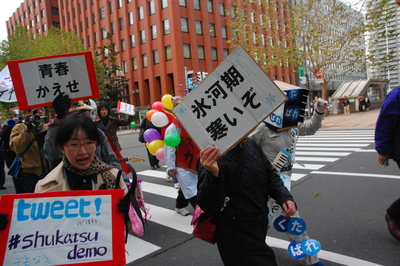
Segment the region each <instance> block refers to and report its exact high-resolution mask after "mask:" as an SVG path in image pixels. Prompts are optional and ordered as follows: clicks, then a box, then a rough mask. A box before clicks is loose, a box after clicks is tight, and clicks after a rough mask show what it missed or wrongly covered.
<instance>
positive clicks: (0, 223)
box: [0, 213, 8, 231]
mask: <svg viewBox="0 0 400 266" xmlns="http://www.w3.org/2000/svg"><path fill="white" fill-rule="evenodd" d="M7 217H8V215H7V214H6V213H0V231H3V230H4V229H6V228H7V224H8V219H7Z"/></svg>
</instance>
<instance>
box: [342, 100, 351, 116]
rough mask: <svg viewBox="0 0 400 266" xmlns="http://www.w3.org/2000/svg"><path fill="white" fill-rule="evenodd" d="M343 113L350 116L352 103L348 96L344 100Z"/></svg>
mask: <svg viewBox="0 0 400 266" xmlns="http://www.w3.org/2000/svg"><path fill="white" fill-rule="evenodd" d="M343 111H344V115H350V101H349V99H348V98H347V96H344V98H343Z"/></svg>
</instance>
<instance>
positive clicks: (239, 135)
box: [173, 46, 286, 154]
mask: <svg viewBox="0 0 400 266" xmlns="http://www.w3.org/2000/svg"><path fill="white" fill-rule="evenodd" d="M285 101H286V96H285V95H284V94H283V92H282V91H281V90H280V89H279V88H278V87H277V86H276V85H275V84H274V82H273V81H272V80H271V79H270V78H269V77H268V76H267V75H266V74H265V73H264V71H263V70H262V69H261V68H260V67H259V66H258V65H257V63H256V62H255V61H254V60H253V59H252V58H251V57H250V56H249V54H248V53H247V52H246V51H245V50H244V49H243V48H242V47H241V46H238V47H237V48H236V49H235V50H234V51H233V52H232V53H231V54H230V55H229V56H228V57H227V58H226V59H225V60H224V61H223V62H222V63H221V64H220V65H219V66H218V67H217V68H216V69H215V71H213V72H212V73H211V75H209V76H208V77H207V78H206V79H205V80H204V81H203V82H201V83H200V84H199V85H198V86H197V87H196V88H195V89H194V90H192V91H191V92H190V93H189V94H188V95H187V96H186V97H185V98H184V100H183V101H182V102H180V103H179V104H178V105H177V106H176V107H175V108H174V109H173V113H174V114H175V116H176V117H177V119H178V120H179V122H180V123H181V124H182V126H183V127H184V128H185V129H186V131H187V132H188V133H189V135H190V136H191V137H192V139H193V140H194V141H195V143H196V145H197V146H198V147H199V149H200V150H202V149H204V148H206V147H211V146H217V147H218V148H219V150H220V153H221V154H224V153H225V152H227V151H228V150H229V149H230V148H231V147H233V146H234V145H235V144H236V143H238V142H239V141H240V140H241V139H243V138H244V137H245V136H247V135H248V134H249V133H250V132H251V131H252V130H253V129H254V128H255V127H256V126H257V125H258V124H259V123H260V122H261V121H263V120H264V119H265V118H266V117H267V116H268V115H269V114H270V113H271V112H273V111H274V110H275V109H276V108H278V107H279V106H280V105H281V104H283V103H284V102H285Z"/></svg>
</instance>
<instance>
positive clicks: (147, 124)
mask: <svg viewBox="0 0 400 266" xmlns="http://www.w3.org/2000/svg"><path fill="white" fill-rule="evenodd" d="M149 128H154V129H155V130H157V131H158V132H160V128H158V127H156V126H155V125H153V123H152V122H151V121H150V120H149V119H147V118H146V117H145V118H144V119H143V120H142V123H140V132H139V141H140V142H141V143H146V141H145V140H144V132H145V131H146V130H147V129H149ZM146 151H147V157H148V158H149V163H150V167H151V169H152V170H155V169H156V168H160V164H159V163H160V161H159V160H158V159H157V157H156V156H154V155H153V154H151V153H150V152H149V150H148V149H146Z"/></svg>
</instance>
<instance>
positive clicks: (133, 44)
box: [130, 34, 136, 48]
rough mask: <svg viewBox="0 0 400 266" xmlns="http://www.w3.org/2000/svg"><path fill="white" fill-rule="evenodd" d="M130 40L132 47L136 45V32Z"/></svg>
mask: <svg viewBox="0 0 400 266" xmlns="http://www.w3.org/2000/svg"><path fill="white" fill-rule="evenodd" d="M130 42H131V48H133V47H135V46H136V40H135V34H132V35H131V38H130Z"/></svg>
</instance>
